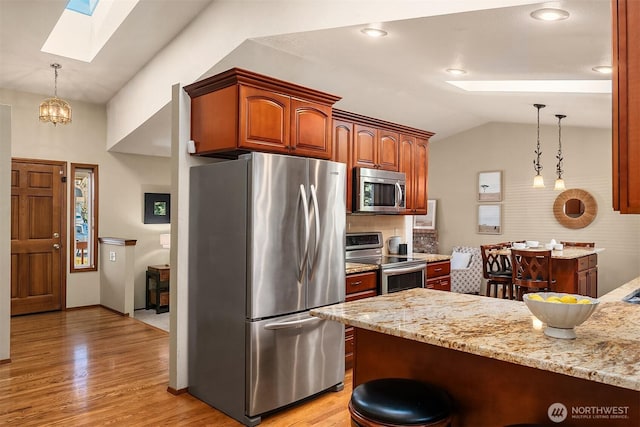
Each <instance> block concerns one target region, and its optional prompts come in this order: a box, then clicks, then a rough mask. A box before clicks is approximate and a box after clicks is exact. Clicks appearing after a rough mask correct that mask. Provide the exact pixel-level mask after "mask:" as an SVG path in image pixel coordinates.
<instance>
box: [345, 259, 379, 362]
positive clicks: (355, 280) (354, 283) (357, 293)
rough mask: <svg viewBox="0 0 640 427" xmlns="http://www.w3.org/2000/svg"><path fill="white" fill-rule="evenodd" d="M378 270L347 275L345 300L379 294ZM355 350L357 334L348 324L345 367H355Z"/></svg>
mask: <svg viewBox="0 0 640 427" xmlns="http://www.w3.org/2000/svg"><path fill="white" fill-rule="evenodd" d="M377 289H378V272H377V271H368V272H366V273H356V274H349V275H347V277H346V297H345V301H346V302H349V301H355V300H358V299H362V298H369V297H375V296H376V295H378V291H377ZM354 351H355V336H354V333H353V326H347V327H346V328H345V330H344V368H345V369H351V368H353V357H354Z"/></svg>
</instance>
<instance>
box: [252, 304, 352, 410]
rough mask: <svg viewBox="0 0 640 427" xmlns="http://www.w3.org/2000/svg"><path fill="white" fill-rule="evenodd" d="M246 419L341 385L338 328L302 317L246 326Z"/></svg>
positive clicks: (340, 332) (341, 348)
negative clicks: (247, 345)
mask: <svg viewBox="0 0 640 427" xmlns="http://www.w3.org/2000/svg"><path fill="white" fill-rule="evenodd" d="M247 328H248V331H247V332H248V339H249V354H250V357H249V358H248V361H247V363H248V364H249V366H248V379H247V381H248V387H247V397H246V399H247V400H246V402H247V405H246V408H247V416H249V417H253V416H256V415H259V414H263V413H265V412H268V411H271V410H273V409H276V408H279V407H281V406H284V405H288V404H290V403H293V402H296V401H298V400H300V399H303V398H305V397H308V396H311V395H313V394H315V393H318V392H320V391H323V390H326V389H328V388H329V387H332V386H334V385H336V384H341V383H342V382H343V381H344V325H343V324H341V323H338V322H333V321H329V320H322V319H318V318H316V317H311V316H310V315H309V314H308V313H307V312H305V313H300V314H295V315H290V316H281V317H277V318H272V319H269V320H261V321H257V322H248V323H247Z"/></svg>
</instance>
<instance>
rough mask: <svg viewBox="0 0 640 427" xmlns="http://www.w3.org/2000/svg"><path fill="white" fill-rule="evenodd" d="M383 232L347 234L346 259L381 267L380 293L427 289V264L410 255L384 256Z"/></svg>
mask: <svg viewBox="0 0 640 427" xmlns="http://www.w3.org/2000/svg"><path fill="white" fill-rule="evenodd" d="M382 247H383V241H382V233H380V232H369V233H347V247H346V255H345V257H346V260H347V261H349V262H356V263H364V264H377V265H379V266H380V293H381V294H387V293H391V292H398V291H403V290H405V289H411V288H424V284H425V281H426V280H427V262H426V261H425V260H422V259H417V258H412V257H409V256H396V255H393V256H387V255H383V253H382Z"/></svg>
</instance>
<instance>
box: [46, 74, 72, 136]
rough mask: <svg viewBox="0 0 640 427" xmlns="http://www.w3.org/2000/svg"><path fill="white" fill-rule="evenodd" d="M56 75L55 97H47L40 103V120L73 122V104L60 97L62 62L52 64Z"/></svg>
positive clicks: (55, 123) (55, 122)
mask: <svg viewBox="0 0 640 427" xmlns="http://www.w3.org/2000/svg"><path fill="white" fill-rule="evenodd" d="M51 68H53V72H54V75H55V77H54V78H55V80H54V88H53V98H47V99H45V100H44V101H42V102H41V103H40V121H41V122H51V123H53V125H54V126H55V125H57V124H58V123H62V124H63V125H66V124H67V123H71V106H70V105H69V103H68V102H67V101H65V100H64V99H60V98H58V70H59V69H60V68H62V66H61V65H60V64H51Z"/></svg>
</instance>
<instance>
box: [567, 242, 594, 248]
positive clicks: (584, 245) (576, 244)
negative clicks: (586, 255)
mask: <svg viewBox="0 0 640 427" xmlns="http://www.w3.org/2000/svg"><path fill="white" fill-rule="evenodd" d="M560 243H562V245H563V246H564V247H569V248H572V247H573V248H587V249H593V248H595V247H596V243H595V242H560Z"/></svg>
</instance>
